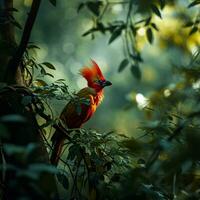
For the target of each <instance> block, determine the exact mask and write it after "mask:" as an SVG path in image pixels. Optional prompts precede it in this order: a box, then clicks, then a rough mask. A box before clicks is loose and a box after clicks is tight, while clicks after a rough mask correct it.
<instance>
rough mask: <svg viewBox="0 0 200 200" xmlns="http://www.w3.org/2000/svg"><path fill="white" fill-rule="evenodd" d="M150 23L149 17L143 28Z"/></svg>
mask: <svg viewBox="0 0 200 200" xmlns="http://www.w3.org/2000/svg"><path fill="white" fill-rule="evenodd" d="M150 22H151V17H148V18H147V19H146V22H145V26H147V25H149V23H150Z"/></svg>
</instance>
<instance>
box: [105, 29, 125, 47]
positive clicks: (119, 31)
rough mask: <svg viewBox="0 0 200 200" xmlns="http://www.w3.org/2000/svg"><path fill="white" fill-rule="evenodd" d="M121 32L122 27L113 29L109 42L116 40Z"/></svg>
mask: <svg viewBox="0 0 200 200" xmlns="http://www.w3.org/2000/svg"><path fill="white" fill-rule="evenodd" d="M121 32H122V27H118V28H116V29H115V30H114V31H113V33H112V35H111V37H110V39H109V41H108V44H111V43H112V42H113V41H114V40H116V39H117V38H118V37H119V36H120V35H121Z"/></svg>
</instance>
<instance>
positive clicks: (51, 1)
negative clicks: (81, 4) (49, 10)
mask: <svg viewBox="0 0 200 200" xmlns="http://www.w3.org/2000/svg"><path fill="white" fill-rule="evenodd" d="M49 1H50V3H51V4H52V5H53V6H56V1H57V0H49Z"/></svg>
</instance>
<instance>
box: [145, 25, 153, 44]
mask: <svg viewBox="0 0 200 200" xmlns="http://www.w3.org/2000/svg"><path fill="white" fill-rule="evenodd" d="M146 36H147V39H148V41H149V43H150V44H152V42H153V32H152V30H151V28H148V29H147V31H146Z"/></svg>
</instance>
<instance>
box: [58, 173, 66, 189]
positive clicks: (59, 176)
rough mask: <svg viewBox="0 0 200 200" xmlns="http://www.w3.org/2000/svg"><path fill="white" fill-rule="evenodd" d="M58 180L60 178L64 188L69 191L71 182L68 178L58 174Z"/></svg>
mask: <svg viewBox="0 0 200 200" xmlns="http://www.w3.org/2000/svg"><path fill="white" fill-rule="evenodd" d="M57 178H58V181H59V182H60V183H61V185H62V186H63V188H64V189H66V190H67V189H68V188H69V180H68V178H67V176H65V175H64V174H62V173H59V174H57Z"/></svg>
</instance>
